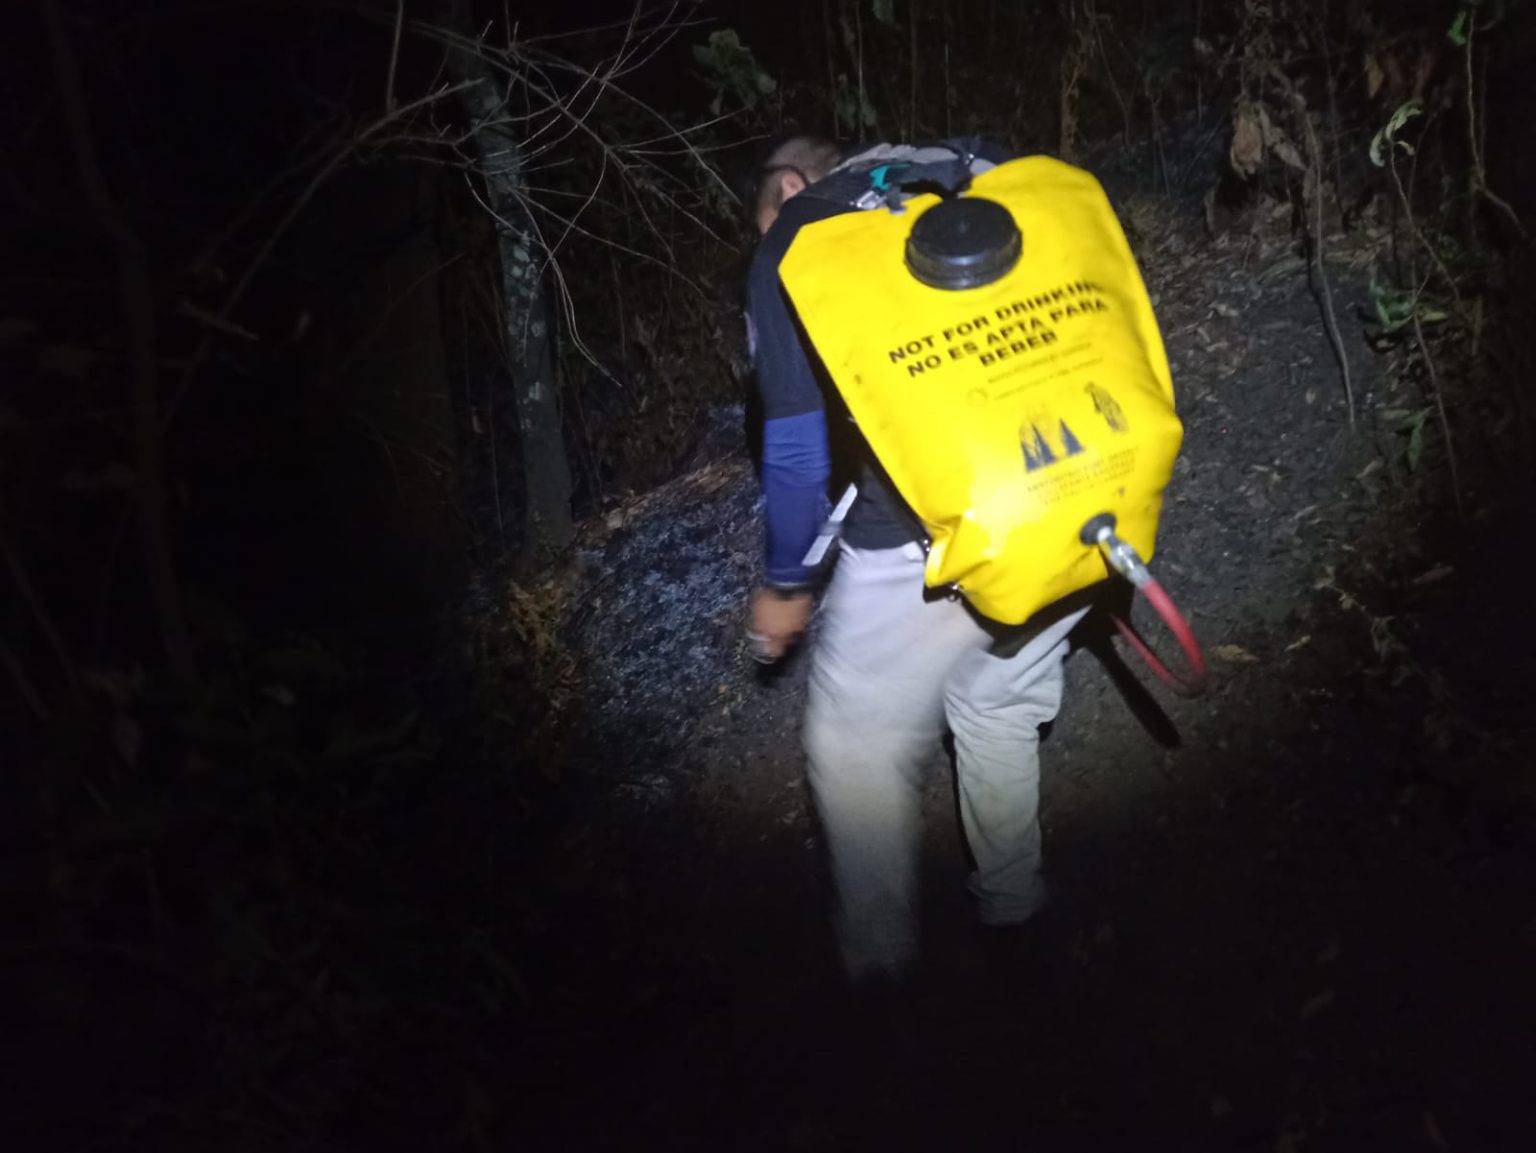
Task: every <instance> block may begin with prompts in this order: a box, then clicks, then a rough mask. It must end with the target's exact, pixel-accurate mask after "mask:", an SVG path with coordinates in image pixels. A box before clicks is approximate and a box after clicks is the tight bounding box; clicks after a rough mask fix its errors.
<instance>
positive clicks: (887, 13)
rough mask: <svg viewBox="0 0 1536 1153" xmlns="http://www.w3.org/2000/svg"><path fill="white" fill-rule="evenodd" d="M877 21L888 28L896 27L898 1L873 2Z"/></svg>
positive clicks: (875, 0) (877, 0)
mask: <svg viewBox="0 0 1536 1153" xmlns="http://www.w3.org/2000/svg"><path fill="white" fill-rule="evenodd" d="M871 7H872V8H873V9H874V13H875V19H876V20H878V21H880V23H882V24H884V25H885V26H886V27H887V28H894V27H896V0H872V3H871Z"/></svg>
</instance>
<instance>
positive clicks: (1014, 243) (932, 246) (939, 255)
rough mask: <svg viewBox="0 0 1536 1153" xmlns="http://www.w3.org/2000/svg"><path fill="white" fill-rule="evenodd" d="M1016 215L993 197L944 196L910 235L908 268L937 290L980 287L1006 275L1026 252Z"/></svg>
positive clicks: (920, 219)
mask: <svg viewBox="0 0 1536 1153" xmlns="http://www.w3.org/2000/svg"><path fill="white" fill-rule="evenodd" d="M1023 248H1024V241H1023V238H1022V237H1021V236H1020V235H1019V226H1018V225H1017V224H1015V223H1014V221H1013V214H1012V213H1010V212H1009V211H1008V210H1007V209H1006V208H1004V207H1003V206H1002V205H1001V204H999V203H998V202H997V201H995V200H986V199H983V198H982V197H979V196H963V197H957V198H954V199H950V200H941V201H939V203H937V204H935V205H934V206H933V207H932V208H930V209H929V210H928V211H927V212H925V213H923V214H922V215H921V216H919V217H918V218H917V223H916V224H914V225H913V226H912V232H911V233H910V234H909V235H908V237H907V267H908V268H909V269H911V271H912V275H913V276H915V277H917V278H918V279H919V280H921V281H922V282H923V283H924V284H927V285H930V286H931V287H933V288H951V289H959V288H980V287H981V286H982V285H984V284H991V283H992V282H993V281H994V280H997V279H998V278H1000V277H1002V276H1006V275H1007V274H1008V272H1009V271H1010V270H1011V269H1012V268H1013V266H1014V265H1015V264H1017V263H1018V262H1019V255H1020V253H1021V252H1022V251H1023Z"/></svg>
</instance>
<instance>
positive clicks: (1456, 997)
mask: <svg viewBox="0 0 1536 1153" xmlns="http://www.w3.org/2000/svg"><path fill="white" fill-rule="evenodd" d="M1120 207H1121V209H1122V212H1123V216H1124V218H1125V220H1126V222H1127V225H1128V229H1129V231H1130V232H1131V234H1132V237H1133V242H1134V244H1135V246H1136V247H1137V250H1138V255H1139V257H1140V258H1141V260H1142V262H1143V265H1144V268H1145V272H1146V276H1147V280H1148V284H1149V287H1150V288H1151V290H1152V292H1153V294H1154V298H1155V301H1156V304H1157V308H1158V312H1159V316H1160V319H1161V322H1162V325H1163V329H1164V334H1165V338H1166V341H1167V344H1168V347H1169V351H1170V356H1171V359H1172V361H1173V365H1174V375H1175V382H1176V386H1177V389H1178V397H1179V404H1180V410H1181V413H1182V415H1183V417H1184V419H1185V422H1186V427H1187V439H1186V443H1185V447H1184V452H1183V456H1182V458H1181V460H1180V462H1179V465H1178V468H1177V472H1176V475H1175V478H1174V482H1173V485H1172V487H1171V489H1170V492H1169V502H1168V506H1167V510H1166V515H1165V518H1164V521H1163V525H1162V530H1161V536H1160V542H1159V552H1158V555H1157V559H1156V565H1155V567H1156V569H1157V571H1158V572H1159V573H1160V574H1161V576H1162V579H1163V581H1164V583H1165V585H1166V586H1167V587H1168V588H1169V590H1170V591H1171V592H1172V593H1173V595H1174V596H1175V598H1176V599H1177V600H1178V601H1179V602H1180V604H1181V605H1182V606H1183V607H1184V609H1185V610H1186V612H1187V613H1188V614H1189V616H1190V618H1191V620H1192V622H1193V624H1194V626H1195V628H1196V630H1197V632H1198V633H1199V635H1200V637H1201V639H1202V641H1203V643H1204V645H1205V648H1206V651H1207V653H1208V654H1209V656H1210V659H1211V664H1212V680H1211V685H1210V689H1209V691H1208V692H1207V693H1206V695H1205V696H1204V697H1202V698H1201V699H1198V700H1195V701H1182V700H1178V699H1176V698H1172V697H1170V696H1169V695H1168V694H1167V693H1166V692H1164V691H1163V690H1162V689H1161V688H1160V686H1158V685H1157V684H1156V683H1155V682H1154V681H1152V679H1151V678H1150V676H1148V675H1147V673H1146V671H1145V670H1144V669H1142V668H1140V667H1139V665H1138V663H1137V662H1136V659H1135V657H1134V656H1130V655H1127V656H1126V659H1125V661H1124V662H1123V661H1122V660H1121V658H1120V657H1119V656H1118V655H1117V653H1116V649H1115V648H1114V647H1113V646H1111V645H1108V644H1107V643H1093V644H1091V645H1088V646H1087V647H1085V648H1083V649H1082V650H1081V651H1079V652H1078V653H1076V655H1075V656H1074V657H1073V658H1072V660H1071V661H1070V662H1069V685H1068V691H1067V694H1066V703H1065V706H1064V709H1063V711H1062V714H1061V716H1060V718H1059V720H1058V721H1057V723H1056V724H1055V725H1054V726H1053V727H1052V729H1051V731H1050V733H1049V735H1048V739H1047V740H1046V742H1045V745H1044V753H1043V756H1044V763H1045V797H1044V825H1045V836H1046V845H1047V854H1048V861H1049V865H1050V870H1051V874H1052V877H1053V881H1054V884H1055V888H1056V891H1057V893H1058V895H1059V896H1060V898H1061V900H1060V903H1059V909H1058V912H1059V914H1060V915H1059V917H1058V918H1057V919H1056V920H1055V921H1054V922H1052V923H1051V924H1050V925H1048V926H1047V928H1046V930H1045V933H1044V935H1043V937H1042V939H1041V940H1040V941H1039V942H1038V943H1037V948H1036V950H1035V955H1034V956H1033V957H1030V958H1027V959H1026V960H1025V961H1024V963H1022V964H1021V966H1020V968H1019V970H1018V972H1017V973H1014V974H1011V975H1008V976H1005V977H1003V978H999V977H997V976H996V975H995V974H993V973H992V972H991V971H990V970H987V969H985V968H983V967H982V965H981V958H980V955H979V953H978V951H977V950H976V948H975V942H974V940H973V938H972V937H971V935H970V926H969V920H968V910H967V908H966V905H965V901H964V892H963V878H964V871H965V864H964V849H963V846H962V844H961V842H960V839H959V836H958V832H957V821H956V818H955V812H954V807H953V800H952V796H951V792H950V780H949V769H948V762H947V760H946V758H945V755H944V752H943V750H942V749H935V750H934V760H933V764H932V771H931V774H930V777H929V779H928V782H927V786H926V788H927V792H926V796H927V806H926V817H927V825H926V827H927V850H928V851H927V856H926V863H925V872H924V877H925V881H924V884H925V894H926V895H925V907H924V917H925V921H924V940H925V950H926V967H925V972H924V975H923V979H922V981H921V983H920V986H919V988H917V989H916V990H915V991H914V992H913V994H912V1001H911V1018H910V1020H909V1022H908V1026H909V1028H908V1032H907V1033H906V1034H905V1040H906V1043H905V1044H900V1045H892V1044H889V1043H887V1040H886V1039H882V1038H880V1037H877V1036H875V1035H873V1034H869V1033H865V1032H861V1031H860V1030H859V1029H857V1028H850V1027H849V1023H848V1021H847V1020H846V1018H845V1016H844V1014H843V1006H842V1005H841V1004H840V1001H839V997H838V995H837V984H836V980H835V976H834V973H833V970H832V966H831V963H830V960H829V958H828V945H827V941H826V937H825V926H824V920H823V916H822V908H821V901H822V888H821V885H820V882H819V876H818V867H819V861H818V856H817V833H816V828H815V823H814V818H813V813H812V811H811V808H810V806H809V803H808V798H807V795H806V792H805V789H804V787H803V784H802V780H801V759H800V751H799V738H798V731H799V724H800V710H801V705H802V700H803V693H804V677H805V671H806V662H805V660H804V656H803V654H801V655H800V656H798V657H797V658H795V659H793V660H791V661H790V662H789V663H788V664H787V666H786V667H784V668H782V669H780V670H777V671H775V672H774V673H771V674H767V675H765V674H763V673H762V672H761V671H760V670H758V669H757V668H756V666H754V665H753V663H752V662H751V660H750V659H749V658H748V656H747V654H746V653H745V650H744V647H743V643H742V624H743V613H742V610H743V605H744V601H745V597H746V595H747V592H748V590H749V588H750V586H751V582H752V580H753V578H754V574H755V571H756V568H757V564H758V560H757V558H758V554H759V550H760V544H759V535H758V527H757V519H756V518H757V494H756V487H755V483H754V480H753V475H752V469H751V465H750V463H749V461H748V460H747V459H746V455H745V453H744V451H742V450H741V449H740V448H739V447H738V446H739V445H740V444H742V443H744V437H743V435H742V432H741V418H740V414H739V413H726V414H723V416H722V418H721V419H722V425H721V428H720V429H719V430H717V431H716V433H715V434H714V435H713V436H711V437H707V438H706V439H705V445H706V447H705V448H704V449H703V450H701V457H700V460H699V464H698V467H697V468H695V469H694V470H693V471H691V472H690V473H689V474H688V475H686V476H684V477H682V478H681V479H679V480H678V481H676V482H675V483H673V484H672V485H670V486H669V487H667V488H666V489H664V490H661V491H659V492H656V493H652V494H649V495H647V496H645V497H643V498H641V499H636V500H632V501H629V502H627V503H624V504H620V505H617V506H615V507H614V508H613V509H612V510H611V511H610V512H608V514H607V515H606V516H605V517H604V518H603V519H602V520H601V521H600V522H597V523H594V524H593V525H591V526H589V528H588V531H587V535H586V537H585V541H584V548H583V553H582V560H583V574H584V575H583V576H582V578H581V585H582V587H581V591H580V593H579V595H578V596H576V597H575V598H574V600H573V602H572V603H573V606H574V607H573V608H572V610H571V611H570V613H569V614H568V616H567V617H566V619H565V622H564V624H563V626H562V627H563V629H564V632H563V634H562V635H563V636H564V638H565V643H567V644H568V645H570V646H572V648H573V651H575V652H577V653H578V654H579V663H580V667H581V678H582V679H581V683H582V686H583V687H582V694H583V695H582V701H583V703H582V706H581V710H580V713H579V722H578V743H577V753H578V757H577V763H578V769H577V771H576V772H575V774H574V777H573V778H572V780H571V781H570V782H569V785H568V788H569V790H571V792H572V794H573V795H575V796H577V797H579V800H577V801H575V802H573V803H572V804H570V805H569V806H568V808H567V813H568V816H567V819H566V821H565V823H564V826H563V828H562V829H561V831H560V832H559V834H558V835H557V836H555V837H553V838H552V839H551V841H550V842H549V844H548V845H546V846H544V847H543V848H542V849H541V850H540V853H539V858H540V860H541V861H542V875H541V877H540V878H539V879H538V882H537V892H538V893H539V896H538V897H537V898H536V900H535V902H534V903H535V906H536V907H535V908H534V909H533V910H532V911H531V912H530V913H529V918H530V924H531V925H532V926H533V932H534V936H533V943H532V946H531V947H532V951H533V961H532V964H531V966H530V969H529V971H528V974H527V977H526V980H527V987H528V990H529V1001H530V1004H531V1005H532V1006H533V1016H534V1021H533V1026H532V1029H533V1031H532V1033H531V1035H530V1040H531V1044H530V1045H529V1046H528V1049H527V1052H528V1054H529V1059H528V1062H527V1064H526V1067H525V1068H523V1069H521V1070H520V1071H519V1073H518V1075H517V1077H518V1087H519V1089H520V1090H521V1091H522V1093H523V1094H525V1096H524V1097H523V1100H524V1101H525V1102H526V1104H525V1105H524V1106H523V1107H522V1110H521V1112H522V1115H523V1118H524V1124H523V1125H522V1126H521V1127H522V1128H524V1130H525V1136H526V1139H527V1142H528V1145H527V1147H530V1148H541V1149H542V1148H550V1149H554V1148H562V1149H591V1148H651V1147H656V1148H674V1149H677V1148H700V1149H705V1148H708V1149H754V1150H755V1149H763V1150H770V1149H807V1150H816V1149H828V1150H830V1149H840V1148H855V1149H863V1148H871V1149H875V1148H880V1149H893V1148H901V1149H905V1148H956V1149H993V1148H995V1149H1018V1148H1029V1147H1034V1148H1050V1149H1057V1148H1083V1147H1087V1148H1148V1147H1151V1148H1179V1149H1196V1148H1210V1149H1222V1150H1248V1149H1254V1150H1265V1151H1268V1150H1274V1151H1276V1153H1285V1151H1293V1150H1302V1149H1306V1150H1309V1151H1310V1150H1318V1149H1350V1150H1362V1149H1392V1150H1412V1149H1425V1150H1432V1149H1452V1150H1502V1149H1509V1150H1514V1149H1526V1148H1531V1147H1532V1145H1533V1143H1536V1098H1533V1097H1532V1095H1531V1094H1530V1092H1529V1086H1530V1085H1531V1084H1532V1077H1533V1076H1536V887H1533V886H1532V880H1533V879H1536V873H1533V870H1532V865H1533V860H1536V843H1533V840H1532V833H1533V832H1536V821H1533V813H1536V775H1533V773H1532V771H1531V768H1530V760H1531V758H1530V754H1529V751H1528V744H1527V742H1528V741H1529V738H1530V737H1531V736H1532V734H1533V725H1532V722H1531V719H1530V717H1531V713H1532V710H1531V709H1530V707H1529V706H1528V705H1527V704H1526V702H1525V697H1524V693H1525V691H1526V689H1527V688H1528V686H1529V684H1530V683H1532V681H1531V678H1530V673H1531V671H1532V660H1531V657H1530V655H1529V651H1528V650H1527V649H1526V648H1525V647H1524V644H1525V641H1526V639H1527V637H1528V635H1529V631H1530V630H1529V626H1528V624H1527V623H1526V622H1525V621H1524V618H1523V616H1522V615H1521V614H1520V612H1519V609H1520V605H1521V602H1522V599H1523V592H1522V590H1521V589H1520V587H1519V584H1518V581H1519V571H1518V567H1517V566H1511V565H1507V564H1506V565H1500V564H1499V563H1497V562H1498V555H1499V554H1498V553H1497V552H1496V551H1495V547H1494V546H1495V544H1496V541H1497V537H1496V533H1495V529H1496V526H1495V525H1493V524H1490V523H1484V522H1481V521H1479V519H1478V517H1477V515H1476V507H1474V515H1473V516H1472V517H1471V518H1470V519H1469V520H1468V521H1466V522H1455V523H1449V524H1448V526H1447V525H1446V524H1442V523H1441V519H1438V518H1436V517H1435V516H1431V515H1429V514H1427V513H1425V511H1424V510H1425V509H1426V508H1433V507H1436V506H1437V502H1436V500H1435V499H1434V496H1435V494H1436V493H1437V492H1438V493H1443V491H1444V478H1443V474H1442V473H1441V472H1440V471H1438V470H1439V469H1440V467H1441V466H1440V464H1439V463H1438V459H1439V458H1437V457H1436V455H1435V454H1434V453H1433V452H1426V453H1425V454H1424V456H1423V458H1422V459H1419V460H1416V461H1415V465H1416V467H1415V468H1414V469H1412V470H1411V469H1410V468H1409V467H1408V461H1407V459H1406V448H1407V437H1406V436H1405V435H1403V434H1402V433H1401V432H1400V431H1399V429H1400V427H1401V418H1400V412H1399V410H1400V409H1402V408H1403V407H1405V406H1406V405H1408V404H1409V403H1410V401H1411V398H1410V396H1409V392H1408V390H1409V388H1410V386H1409V385H1407V384H1402V383H1398V382H1397V381H1396V379H1395V376H1396V374H1395V372H1394V366H1393V365H1392V363H1391V362H1390V361H1389V360H1388V359H1386V358H1381V357H1377V356H1374V355H1373V354H1372V352H1371V351H1370V350H1369V349H1368V348H1367V347H1366V344H1365V341H1364V338H1363V336H1362V334H1361V329H1362V325H1361V323H1360V321H1359V319H1358V316H1357V312H1358V310H1359V309H1361V308H1362V307H1363V304H1364V302H1365V300H1366V298H1367V297H1366V284H1367V277H1368V271H1367V266H1368V264H1369V260H1370V257H1371V254H1372V252H1373V251H1375V249H1376V247H1377V240H1378V239H1379V238H1374V237H1373V236H1372V235H1371V232H1370V229H1369V228H1366V229H1364V230H1358V231H1356V232H1355V233H1354V234H1352V235H1351V236H1350V237H1345V236H1343V235H1342V234H1337V235H1335V236H1332V237H1330V263H1329V266H1328V267H1329V276H1330V281H1331V287H1332V290H1333V295H1334V298H1335V301H1336V303H1337V307H1338V309H1339V315H1340V323H1341V329H1342V331H1343V333H1344V335H1345V338H1346V351H1347V355H1348V357H1349V360H1350V363H1351V368H1352V374H1353V380H1354V387H1355V392H1356V400H1357V404H1358V410H1359V413H1358V428H1357V430H1356V431H1353V432H1352V431H1351V430H1350V427H1349V420H1348V413H1347V409H1346V405H1345V400H1344V396H1343V390H1342V387H1341V384H1340V373H1339V370H1338V366H1337V363H1336V360H1335V357H1334V354H1333V352H1332V351H1331V349H1330V347H1329V344H1328V343H1327V339H1326V337H1325V335H1324V329H1323V326H1322V322H1321V319H1320V313H1319V307H1318V304H1317V301H1316V299H1315V297H1314V295H1313V294H1312V292H1310V291H1309V288H1308V280H1307V271H1306V266H1305V263H1304V261H1303V259H1302V258H1301V256H1299V255H1298V249H1297V244H1296V241H1295V239H1294V238H1293V236H1292V234H1291V231H1290V218H1289V210H1288V209H1285V208H1279V207H1277V208H1275V209H1274V210H1273V211H1267V210H1266V209H1264V208H1263V207H1262V206H1261V207H1259V208H1257V209H1255V210H1253V211H1251V212H1250V213H1249V214H1248V215H1247V216H1246V217H1244V218H1242V219H1241V220H1240V221H1239V222H1237V224H1236V225H1235V226H1234V227H1232V228H1231V229H1230V230H1228V231H1225V232H1223V233H1221V234H1219V235H1212V234H1211V232H1210V231H1209V228H1208V222H1207V220H1206V219H1205V217H1204V215H1203V214H1202V212H1201V211H1200V209H1199V206H1198V205H1191V206H1183V205H1180V204H1179V203H1177V202H1175V201H1171V200H1169V199H1166V198H1148V197H1142V198H1126V199H1124V200H1122V202H1121V205H1120ZM1438 503H1439V504H1443V503H1444V502H1443V501H1440V502H1438ZM1473 503H1474V505H1475V506H1476V505H1477V502H1476V501H1474V502H1473ZM1482 507H1490V506H1488V505H1484V506H1482ZM814 643H815V641H814V636H813V637H812V638H811V640H810V644H812V645H814Z"/></svg>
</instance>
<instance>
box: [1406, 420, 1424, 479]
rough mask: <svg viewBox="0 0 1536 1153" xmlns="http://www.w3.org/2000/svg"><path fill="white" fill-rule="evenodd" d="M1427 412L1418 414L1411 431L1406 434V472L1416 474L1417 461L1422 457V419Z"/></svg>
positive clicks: (1417, 468) (1417, 469)
mask: <svg viewBox="0 0 1536 1153" xmlns="http://www.w3.org/2000/svg"><path fill="white" fill-rule="evenodd" d="M1428 415H1429V414H1428V413H1427V412H1422V413H1420V414H1419V418H1418V419H1417V420H1416V421H1414V422H1413V429H1412V431H1410V432H1409V433H1408V471H1409V472H1418V471H1419V461H1420V459H1421V458H1422V457H1423V456H1424V418H1425V417H1426V416H1428Z"/></svg>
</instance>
